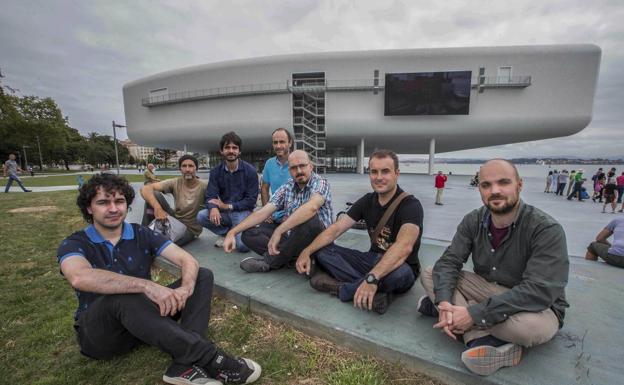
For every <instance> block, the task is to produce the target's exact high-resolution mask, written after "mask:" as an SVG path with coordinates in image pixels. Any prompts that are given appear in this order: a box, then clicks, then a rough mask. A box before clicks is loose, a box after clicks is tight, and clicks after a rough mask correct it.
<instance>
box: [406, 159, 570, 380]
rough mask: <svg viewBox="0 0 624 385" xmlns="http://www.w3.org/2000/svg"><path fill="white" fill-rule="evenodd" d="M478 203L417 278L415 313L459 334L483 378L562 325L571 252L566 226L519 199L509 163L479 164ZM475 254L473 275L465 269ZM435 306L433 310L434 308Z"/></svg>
mask: <svg viewBox="0 0 624 385" xmlns="http://www.w3.org/2000/svg"><path fill="white" fill-rule="evenodd" d="M479 175H480V180H479V192H480V193H481V200H482V201H483V204H484V205H483V206H482V207H480V208H478V209H475V210H473V211H471V212H470V213H468V214H467V215H466V216H465V217H464V219H462V221H461V223H460V224H459V226H457V233H455V236H454V237H453V240H452V242H451V244H450V246H449V247H447V248H446V250H445V251H444V254H442V256H441V257H440V259H438V261H437V262H436V263H435V265H434V266H433V269H432V268H427V269H425V270H424V271H423V273H422V275H421V276H420V278H421V282H422V284H423V287H424V288H425V291H426V292H427V296H426V297H422V298H421V299H420V301H419V303H418V311H419V312H420V313H422V314H424V315H429V316H432V317H437V318H438V323H437V324H435V326H434V327H436V328H439V329H440V330H442V331H443V332H444V333H446V334H447V335H448V336H449V337H451V338H452V339H455V340H456V339H458V338H459V337H462V336H463V342H464V343H465V344H466V347H467V349H466V350H465V351H464V352H463V353H462V356H461V358H462V361H463V362H464V364H465V365H466V367H468V369H470V370H471V371H472V372H474V373H477V374H480V375H488V374H491V373H493V372H495V371H496V370H498V369H499V368H501V367H503V366H512V365H517V364H518V363H519V362H520V358H521V356H522V346H524V347H531V346H536V345H539V344H543V343H545V342H547V341H549V340H550V339H551V338H553V337H554V335H555V333H557V330H559V328H561V326H562V325H563V317H564V312H565V308H566V307H568V303H567V302H566V300H565V286H566V284H567V283H568V270H569V261H568V251H567V246H566V239H565V234H564V232H563V228H562V227H561V225H560V224H559V223H557V221H555V220H554V219H553V218H551V217H550V216H549V215H548V214H546V213H544V212H543V211H541V210H539V209H538V208H536V207H533V206H530V205H528V204H526V203H524V202H522V200H521V199H520V191H521V190H522V179H520V176H519V175H518V170H517V169H516V167H515V166H514V165H513V164H512V163H511V162H509V161H507V160H504V159H494V160H490V161H488V162H486V163H485V164H484V165H483V166H481V171H480V173H479ZM471 255H472V262H473V264H474V273H473V272H471V271H466V270H462V267H463V265H464V264H465V263H466V261H467V260H468V257H469V256H471ZM434 304H435V305H434Z"/></svg>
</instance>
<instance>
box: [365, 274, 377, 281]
mask: <svg viewBox="0 0 624 385" xmlns="http://www.w3.org/2000/svg"><path fill="white" fill-rule="evenodd" d="M375 281H376V279H375V276H374V275H372V274H369V275H367V276H366V283H373V282H375Z"/></svg>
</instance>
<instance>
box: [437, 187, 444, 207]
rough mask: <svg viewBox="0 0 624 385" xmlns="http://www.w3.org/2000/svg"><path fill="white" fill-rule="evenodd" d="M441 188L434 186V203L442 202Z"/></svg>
mask: <svg viewBox="0 0 624 385" xmlns="http://www.w3.org/2000/svg"><path fill="white" fill-rule="evenodd" d="M443 191H444V189H443V188H436V203H442V192H443Z"/></svg>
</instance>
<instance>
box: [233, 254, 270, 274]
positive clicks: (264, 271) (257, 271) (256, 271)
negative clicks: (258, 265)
mask: <svg viewBox="0 0 624 385" xmlns="http://www.w3.org/2000/svg"><path fill="white" fill-rule="evenodd" d="M250 259H256V257H247V258H245V259H243V260H242V261H240V264H239V267H240V268H241V269H242V270H243V271H245V272H247V273H266V272H267V271H269V270H271V269H270V268H268V269H266V270H258V269H254V268H251V267H247V266H246V264H245V263H244V262H245V261H248V260H250Z"/></svg>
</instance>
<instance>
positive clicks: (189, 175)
mask: <svg viewBox="0 0 624 385" xmlns="http://www.w3.org/2000/svg"><path fill="white" fill-rule="evenodd" d="M183 176H184V179H186V180H190V179H193V178H195V175H193V174H184V175H183Z"/></svg>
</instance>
